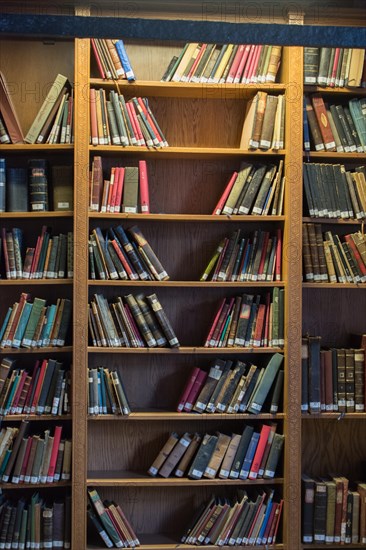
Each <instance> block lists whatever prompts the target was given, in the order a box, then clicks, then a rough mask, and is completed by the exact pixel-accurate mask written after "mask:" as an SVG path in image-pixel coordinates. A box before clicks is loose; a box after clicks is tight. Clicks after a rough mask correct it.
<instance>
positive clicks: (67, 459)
mask: <svg viewBox="0 0 366 550" xmlns="http://www.w3.org/2000/svg"><path fill="white" fill-rule="evenodd" d="M70 478H71V441H70V440H69V439H65V450H64V457H63V462H62V470H61V479H62V480H66V481H67V480H69V479H70Z"/></svg>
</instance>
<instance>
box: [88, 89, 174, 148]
mask: <svg viewBox="0 0 366 550" xmlns="http://www.w3.org/2000/svg"><path fill="white" fill-rule="evenodd" d="M108 97H109V99H107V95H106V91H105V90H103V89H102V88H100V89H95V88H91V89H90V131H91V143H92V145H122V146H123V147H126V146H128V145H137V146H146V147H156V148H159V147H168V142H167V140H166V139H165V136H164V134H163V132H162V131H161V129H160V127H159V125H158V123H157V121H156V118H155V117H154V115H153V113H152V111H151V109H150V106H149V101H148V99H147V98H143V97H133V98H131V99H129V100H128V101H125V98H124V96H123V95H122V94H118V93H117V92H115V91H114V90H111V91H110V92H109V96H108Z"/></svg>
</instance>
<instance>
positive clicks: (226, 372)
mask: <svg viewBox="0 0 366 550" xmlns="http://www.w3.org/2000/svg"><path fill="white" fill-rule="evenodd" d="M232 364H233V362H232V361H230V360H229V361H226V364H225V367H224V369H223V371H222V375H221V377H220V380H219V381H218V383H217V385H216V387H215V389H214V391H213V392H212V395H211V397H210V399H209V402H208V404H207V408H206V411H207V412H215V410H216V407H215V401H216V399H217V397H218V395H219V393H220V391H221V388H222V386H223V385H224V384H225V380H226V377H227V376H230V369H231V367H232Z"/></svg>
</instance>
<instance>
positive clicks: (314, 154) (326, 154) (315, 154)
mask: <svg viewBox="0 0 366 550" xmlns="http://www.w3.org/2000/svg"><path fill="white" fill-rule="evenodd" d="M304 156H305V157H306V156H309V158H310V159H324V160H327V159H338V160H352V159H357V160H361V161H365V153H337V151H307V152H304Z"/></svg>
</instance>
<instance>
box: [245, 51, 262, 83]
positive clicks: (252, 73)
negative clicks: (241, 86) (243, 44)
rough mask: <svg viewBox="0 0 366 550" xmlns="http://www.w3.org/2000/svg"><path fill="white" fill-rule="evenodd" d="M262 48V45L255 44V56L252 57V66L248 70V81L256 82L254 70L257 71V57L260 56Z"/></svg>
mask: <svg viewBox="0 0 366 550" xmlns="http://www.w3.org/2000/svg"><path fill="white" fill-rule="evenodd" d="M262 48H263V46H262V45H261V44H260V45H258V46H257V49H256V52H255V56H254V57H253V66H252V67H251V68H250V72H249V74H248V81H249V82H257V75H256V72H257V68H258V63H259V58H260V55H261V51H262Z"/></svg>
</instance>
